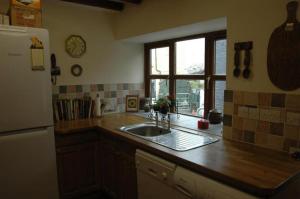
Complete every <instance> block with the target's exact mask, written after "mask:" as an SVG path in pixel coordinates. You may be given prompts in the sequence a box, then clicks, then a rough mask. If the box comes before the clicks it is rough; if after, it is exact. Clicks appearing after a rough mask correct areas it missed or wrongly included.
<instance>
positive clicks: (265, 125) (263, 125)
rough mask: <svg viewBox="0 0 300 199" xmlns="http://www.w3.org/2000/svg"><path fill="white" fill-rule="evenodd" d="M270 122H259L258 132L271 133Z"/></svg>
mask: <svg viewBox="0 0 300 199" xmlns="http://www.w3.org/2000/svg"><path fill="white" fill-rule="evenodd" d="M270 125H271V124H270V122H265V121H258V122H257V128H256V132H261V133H270Z"/></svg>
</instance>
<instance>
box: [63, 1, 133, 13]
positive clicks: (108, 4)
mask: <svg viewBox="0 0 300 199" xmlns="http://www.w3.org/2000/svg"><path fill="white" fill-rule="evenodd" d="M61 1H65V2H71V3H78V4H82V5H87V6H95V7H100V8H106V9H111V10H117V11H122V10H123V9H124V3H121V2H115V1H109V0H61ZM126 1H128V2H129V1H139V0H126Z"/></svg>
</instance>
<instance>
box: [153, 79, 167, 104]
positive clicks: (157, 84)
mask: <svg viewBox="0 0 300 199" xmlns="http://www.w3.org/2000/svg"><path fill="white" fill-rule="evenodd" d="M168 95H169V80H167V79H152V80H151V90H150V97H151V103H152V104H154V103H155V102H156V101H157V100H158V99H159V98H162V97H166V96H168Z"/></svg>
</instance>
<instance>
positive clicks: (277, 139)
mask: <svg viewBox="0 0 300 199" xmlns="http://www.w3.org/2000/svg"><path fill="white" fill-rule="evenodd" d="M283 140H284V138H283V137H282V136H277V135H271V134H269V135H268V142H267V147H268V148H271V149H275V150H283Z"/></svg>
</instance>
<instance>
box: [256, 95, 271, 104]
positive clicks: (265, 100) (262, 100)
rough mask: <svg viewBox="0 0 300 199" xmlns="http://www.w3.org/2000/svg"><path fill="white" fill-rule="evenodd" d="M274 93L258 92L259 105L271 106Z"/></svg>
mask: <svg viewBox="0 0 300 199" xmlns="http://www.w3.org/2000/svg"><path fill="white" fill-rule="evenodd" d="M271 101H272V95H271V94H270V93H258V105H259V106H260V107H270V106H271Z"/></svg>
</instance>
